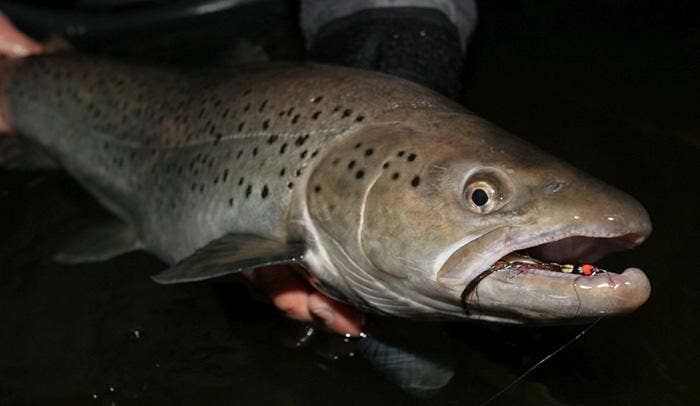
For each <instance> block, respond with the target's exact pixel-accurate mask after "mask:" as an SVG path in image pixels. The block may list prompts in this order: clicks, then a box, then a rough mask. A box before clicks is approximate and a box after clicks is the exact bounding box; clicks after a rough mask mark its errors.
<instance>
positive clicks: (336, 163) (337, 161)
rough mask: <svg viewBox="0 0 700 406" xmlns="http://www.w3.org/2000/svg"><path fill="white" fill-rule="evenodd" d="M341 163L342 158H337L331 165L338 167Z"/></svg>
mask: <svg viewBox="0 0 700 406" xmlns="http://www.w3.org/2000/svg"><path fill="white" fill-rule="evenodd" d="M339 162H340V158H335V159H334V160H333V162H331V165H333V166H336V165H338V163H339Z"/></svg>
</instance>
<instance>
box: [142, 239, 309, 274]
mask: <svg viewBox="0 0 700 406" xmlns="http://www.w3.org/2000/svg"><path fill="white" fill-rule="evenodd" d="M304 250H305V248H304V244H302V243H284V242H279V241H275V240H269V239H266V238H260V237H257V236H254V235H247V234H227V235H225V236H223V237H221V238H219V239H217V240H214V241H212V242H210V243H209V244H207V245H205V246H204V247H202V248H200V249H198V250H197V251H196V252H195V253H194V254H192V255H190V256H189V257H187V258H185V259H183V260H182V261H180V262H179V263H177V264H176V265H174V266H173V267H171V268H170V269H167V270H165V271H163V272H161V273H159V274H157V275H155V276H153V277H152V278H153V280H154V281H156V282H157V283H161V284H171V283H183V282H196V281H201V280H205V279H211V278H218V277H220V276H224V275H228V274H232V273H238V272H242V271H245V270H249V269H254V268H259V267H263V266H268V265H277V264H291V263H297V262H301V261H302V259H303V255H304Z"/></svg>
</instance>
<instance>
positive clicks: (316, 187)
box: [314, 185, 321, 193]
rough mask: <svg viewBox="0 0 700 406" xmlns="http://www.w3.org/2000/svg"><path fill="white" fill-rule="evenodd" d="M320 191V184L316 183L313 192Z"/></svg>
mask: <svg viewBox="0 0 700 406" xmlns="http://www.w3.org/2000/svg"><path fill="white" fill-rule="evenodd" d="M320 191H321V185H316V186H315V187H314V192H316V193H318V192H320Z"/></svg>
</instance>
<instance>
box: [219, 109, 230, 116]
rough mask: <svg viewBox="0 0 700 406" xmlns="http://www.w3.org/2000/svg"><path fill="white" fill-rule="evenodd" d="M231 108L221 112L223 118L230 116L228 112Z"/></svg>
mask: <svg viewBox="0 0 700 406" xmlns="http://www.w3.org/2000/svg"><path fill="white" fill-rule="evenodd" d="M230 110H231V108H230V107H227V108H226V110H224V112H223V113H222V114H221V117H223V118H226V117H228V113H229V111H230Z"/></svg>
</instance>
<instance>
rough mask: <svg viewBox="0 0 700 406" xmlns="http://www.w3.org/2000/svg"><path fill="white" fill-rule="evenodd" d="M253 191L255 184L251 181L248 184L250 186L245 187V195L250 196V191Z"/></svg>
mask: <svg viewBox="0 0 700 406" xmlns="http://www.w3.org/2000/svg"><path fill="white" fill-rule="evenodd" d="M252 191H253V185H251V184H250V183H249V184H248V187H247V188H245V197H246V198H248V197H249V196H250V193H251V192H252Z"/></svg>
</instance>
